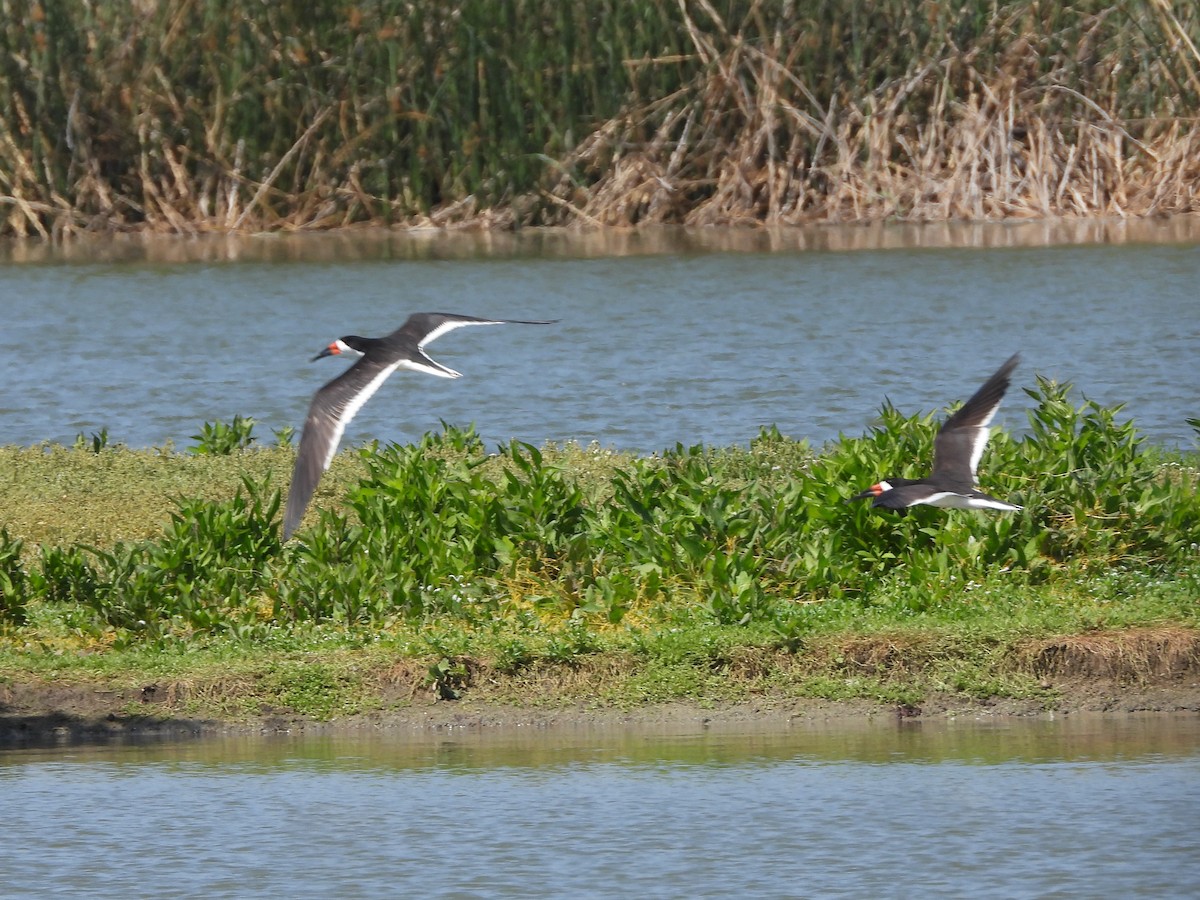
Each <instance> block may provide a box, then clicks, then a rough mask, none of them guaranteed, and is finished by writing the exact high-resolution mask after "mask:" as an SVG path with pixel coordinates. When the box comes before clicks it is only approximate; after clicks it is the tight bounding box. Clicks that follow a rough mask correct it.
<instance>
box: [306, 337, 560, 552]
mask: <svg viewBox="0 0 1200 900" xmlns="http://www.w3.org/2000/svg"><path fill="white" fill-rule="evenodd" d="M556 321H558V320H557V319H554V320H550V321H539V322H527V321H524V320H521V319H478V318H475V317H474V316H460V315H455V314H454V313H413V314H412V315H411V316H409V317H408V320H407V321H406V322H405V323H404V324H403V325H401V326H400V327H399V328H397V329H396V330H395V331H393V332H392V333H391V334H389V335H387V336H386V337H381V338H367V337H359V336H358V335H356V334H351V335H346V336H345V337H340V338H338V339H337V340H336V341H334V342H333V343H332V344H330V345H329V346H328V347H326V348H325V349H324V350H322V351H321V352H320V353H318V354H317V355H316V356H314V357H313V361H314V362H315V361H316V360H318V359H320V358H321V357H323V356H343V355H345V356H356V357H358V362H356V363H355V364H354V365H353V366H351V367H350V368H349V369H347V370H346V371H345V372H343V373H342V374H341V375H339V376H338V377H337V378H335V379H333V381H331V382H329V383H328V384H326V385H325V386H324V387H323V388H321V389H320V390H319V391H317V393H316V394H315V395H314V396H313V399H312V405H311V406H309V408H308V417H307V418H306V419H305V420H304V431H303V432H302V433H301V435H300V450H299V452H298V453H297V455H296V468H295V469H294V470H293V472H292V486H291V489H290V490H289V491H288V500H287V509H286V511H285V512H284V516H283V539H284V540H285V541H286V540H287V539H288V538H290V537H291V536H292V533H293V532H294V531H295V530H296V528H297V527H298V526H299V525H300V520H301V519H302V518H303V517H304V510H305V509H306V508H307V507H308V501H309V500H311V499H312V495H313V492H314V491H315V490H316V489H317V483H318V482H319V481H320V480H321V473H323V472H324V471H325V470H326V469H328V468H329V464H330V462H332V461H333V457H334V454H336V453H337V448H338V442H339V441H341V439H342V433H343V432H345V430H346V426H347V425H348V424H349V423H350V420H351V419H353V418H354V416H355V414H357V413H358V411H359V410H360V409H362V407H363V404H364V403H366V402H367V401H368V400H370V399H371V395H372V394H374V393H375V392H376V391H377V390H379V386H380V385H382V384H383V382H384V381H386V380H387V377H388V376H389V375H391V374H392V373H393V372H395V371H396V370H397V369H411V370H412V371H414V372H426V373H427V374H429V375H437V376H438V377H439V378H458V377H460V375H461V373H460V372H455V371H454V370H453V369H451V368H448V367H447V366H443V365H442V364H441V363H439V362H435V361H434V360H432V359H430V358H429V356H427V355H426V354H425V345H426V344H428V343H430V342H431V341H435V340H437V339H438V338H439V337H441V336H442V335H443V334H445V333H446V332H448V331H453V330H454V329H455V328H462V327H464V326H466V325H552V324H554V322H556Z"/></svg>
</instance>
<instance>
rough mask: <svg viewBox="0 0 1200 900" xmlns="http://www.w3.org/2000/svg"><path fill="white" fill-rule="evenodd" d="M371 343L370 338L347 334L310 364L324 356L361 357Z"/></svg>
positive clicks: (314, 358)
mask: <svg viewBox="0 0 1200 900" xmlns="http://www.w3.org/2000/svg"><path fill="white" fill-rule="evenodd" d="M370 342H371V339H370V338H365V337H359V336H358V335H357V334H347V335H345V336H343V337H340V338H338V339H337V340H336V341H334V342H333V343H332V344H330V345H329V346H328V347H326V348H325V349H324V350H322V351H321V352H320V353H318V354H317V355H316V356H314V357H313V358H312V359H311V360H310V362H316V361H317V360H318V359H321V358H322V357H324V356H342V355H345V356H351V357H354V356H362V355H363V354H364V353H366V352H367V345H368V344H369V343H370Z"/></svg>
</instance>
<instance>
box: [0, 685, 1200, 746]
mask: <svg viewBox="0 0 1200 900" xmlns="http://www.w3.org/2000/svg"><path fill="white" fill-rule="evenodd" d="M1045 687H1046V695H1045V696H1044V697H1038V698H1031V699H995V700H972V699H967V698H963V697H958V696H954V695H942V694H932V695H929V696H927V697H926V698H925V700H924V701H923V702H922V703H921V704H919V705H896V704H887V703H878V702H873V701H868V700H841V701H833V700H821V699H809V698H801V699H797V698H787V697H778V698H776V697H770V696H764V697H761V698H758V699H755V700H753V701H746V702H735V703H724V704H716V705H711V706H710V705H702V704H697V703H688V702H678V703H668V704H655V705H649V706H642V707H637V708H634V709H616V708H606V707H599V708H594V707H588V706H585V705H582V704H572V705H564V706H555V707H545V706H520V705H514V704H506V703H493V702H478V701H472V700H470V699H466V700H461V701H446V700H439V699H435V698H434V697H432V696H429V697H416V698H413V700H412V701H411V702H410V703H407V704H406V705H404V706H399V707H394V708H390V709H386V710H383V711H379V712H374V713H369V714H362V715H354V716H347V717H343V718H336V719H332V720H329V721H318V720H316V719H312V718H307V717H304V716H298V715H294V714H291V713H289V711H287V710H276V711H270V712H267V713H264V714H262V715H258V716H254V717H251V718H239V719H228V720H226V719H216V718H212V719H209V718H187V717H180V716H177V715H174V714H173V713H172V710H171V709H170V708H164V705H163V704H161V703H159V702H156V700H155V699H154V696H153V695H154V694H155V693H157V691H149V690H148V689H143V690H142V691H141V692H139V691H136V690H131V691H114V690H111V689H99V688H96V687H94V686H87V685H72V686H55V685H46V684H39V685H35V684H13V683H10V684H8V685H3V686H0V747H31V746H33V747H53V746H69V745H74V744H84V743H108V742H120V741H130V740H152V739H185V738H199V737H211V736H217V735H254V734H300V733H304V734H361V733H363V732H368V731H369V732H380V733H388V734H394V735H397V736H405V737H419V736H422V735H427V736H437V735H443V734H445V733H447V732H457V733H473V732H480V733H504V732H511V731H513V730H517V729H520V730H521V731H524V732H541V731H547V732H549V731H556V730H575V731H579V730H588V731H591V730H596V731H611V730H613V729H621V730H638V731H656V732H664V733H694V732H699V731H702V730H706V729H720V730H722V731H730V730H752V731H759V730H764V729H783V728H793V727H822V726H827V725H838V726H854V725H864V724H867V725H869V724H886V723H895V722H897V721H901V720H914V719H917V720H930V719H933V720H946V719H956V718H964V717H965V718H972V719H1000V718H1005V717H1044V716H1050V715H1054V716H1063V715H1077V714H1087V713H1105V714H1110V715H1131V714H1140V713H1176V714H1185V715H1196V714H1198V713H1200V673H1197V672H1186V673H1181V674H1175V675H1169V676H1163V677H1157V678H1151V679H1148V680H1143V681H1139V682H1137V683H1129V682H1123V681H1120V680H1114V679H1108V678H1072V679H1063V680H1060V681H1058V682H1056V683H1049V682H1047V683H1046V685H1045ZM142 709H144V710H145V711H144V712H142V711H141V710H142ZM131 710H136V711H131Z"/></svg>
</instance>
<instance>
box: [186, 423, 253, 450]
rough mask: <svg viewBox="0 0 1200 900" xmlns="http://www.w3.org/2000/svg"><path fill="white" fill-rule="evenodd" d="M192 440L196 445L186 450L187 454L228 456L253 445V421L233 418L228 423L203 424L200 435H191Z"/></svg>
mask: <svg viewBox="0 0 1200 900" xmlns="http://www.w3.org/2000/svg"><path fill="white" fill-rule="evenodd" d="M192 440H194V441H195V442H196V443H195V444H194V445H193V446H191V447H189V448H188V452H189V453H193V454H196V455H200V456H202V455H209V456H228V455H229V454H231V453H234V452H236V451H238V450H245V449H246V448H247V447H249V446H250V445H251V444H252V443H254V419H252V418H249V417H246V418H243V417H242V416H234V417H233V421H231V422H229V423H225V422H205V423H204V425H203V426H202V427H201V429H200V433H199V434H193V435H192Z"/></svg>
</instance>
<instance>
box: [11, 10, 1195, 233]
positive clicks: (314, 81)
mask: <svg viewBox="0 0 1200 900" xmlns="http://www.w3.org/2000/svg"><path fill="white" fill-rule="evenodd" d="M1198 44H1200V8H1198V7H1197V5H1196V4H1195V3H1194V2H1192V0H1125V2H1122V3H1117V4H1113V3H1110V2H1107V0H1080V2H1074V3H1046V2H1042V0H965V2H962V0H959V2H950V0H929V2H923V3H912V2H906V0H886V2H877V3H871V4H862V3H855V2H851V0H841V2H832V3H830V2H813V0H801V2H797V3H785V4H781V3H768V2H765V0H713V2H709V0H678V2H677V0H622V2H614V0H515V2H510V3H506V4H503V5H500V6H497V4H495V3H489V2H482V0H470V2H464V3H454V4H446V3H443V2H438V0H404V2H400V0H379V2H375V3H370V4H368V3H362V2H359V0H337V2H329V3H319V4H263V3H256V2H248V0H227V2H223V3H218V4H213V3H187V2H182V0H163V2H157V3H114V2H103V0H101V2H95V0H61V2H55V3H44V2H39V0H4V2H2V3H0V210H2V211H3V213H4V215H3V217H2V219H0V234H17V235H23V234H32V235H41V236H57V235H63V234H72V233H82V232H94V231H103V230H108V229H139V228H144V229H156V230H161V231H170V232H178V233H194V232H198V231H212V230H218V231H223V230H246V229H253V230H260V229H280V228H285V229H286V228H330V227H337V226H342V225H347V224H351V223H356V222H366V221H370V222H378V223H397V222H399V223H407V222H421V223H425V224H429V223H432V224H438V225H442V224H455V223H463V222H474V223H477V224H482V225H485V226H501V227H511V226H514V225H519V224H561V223H568V222H575V223H608V224H628V223H643V222H690V223H712V222H731V223H740V222H746V221H767V222H772V223H790V222H800V221H815V220H821V221H845V220H847V219H861V218H875V219H879V218H889V217H898V218H908V219H946V218H985V217H987V218H995V217H1007V216H1030V215H1095V214H1104V215H1126V214H1132V215H1149V214H1164V213H1169V212H1183V211H1194V210H1195V209H1196V208H1197V205H1198V196H1197V188H1196V184H1197V183H1198V181H1200V179H1198V177H1197V174H1198V173H1197V166H1198V165H1200V162H1197V160H1200V152H1198V149H1200V148H1198V147H1197V142H1198V141H1200V136H1198V135H1197V130H1196V129H1195V128H1194V127H1193V122H1194V119H1195V116H1196V114H1197V105H1198V102H1200V53H1198V51H1197V49H1196V48H1197V45H1198Z"/></svg>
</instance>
